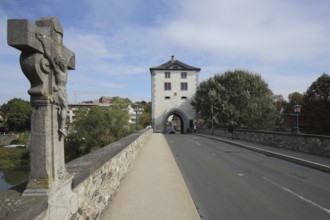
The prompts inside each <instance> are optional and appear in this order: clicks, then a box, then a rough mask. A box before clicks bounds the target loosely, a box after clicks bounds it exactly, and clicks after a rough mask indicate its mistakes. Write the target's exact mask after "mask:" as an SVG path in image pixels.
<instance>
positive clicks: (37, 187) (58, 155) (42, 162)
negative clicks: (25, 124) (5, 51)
mask: <svg viewBox="0 0 330 220" xmlns="http://www.w3.org/2000/svg"><path fill="white" fill-rule="evenodd" d="M62 39H63V29H62V27H61V25H60V23H59V21H58V20H57V19H56V18H42V19H39V20H37V21H36V23H35V24H32V23H31V22H29V21H28V20H23V19H10V20H8V36H7V40H8V44H9V45H10V46H12V47H15V48H17V49H18V50H20V51H21V52H22V53H21V56H20V64H21V68H22V71H23V73H24V74H25V76H26V77H27V78H28V80H29V81H30V83H31V88H30V89H29V90H28V93H29V94H30V97H31V106H32V116H31V137H30V142H29V146H30V147H31V154H30V157H31V158H30V159H31V164H30V176H29V182H28V185H27V188H26V190H25V191H24V194H23V195H47V194H49V193H51V192H53V191H55V190H56V189H57V188H59V187H60V186H62V185H63V184H67V183H68V182H69V181H70V180H71V177H70V175H69V174H68V173H67V172H66V169H65V161H64V137H65V136H66V130H65V120H66V113H67V94H66V83H67V73H68V70H69V69H74V68H75V54H74V53H73V52H72V51H70V50H69V49H68V48H66V47H65V46H64V45H63V42H62Z"/></svg>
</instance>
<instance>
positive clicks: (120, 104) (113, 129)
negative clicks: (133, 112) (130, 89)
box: [65, 100, 129, 161]
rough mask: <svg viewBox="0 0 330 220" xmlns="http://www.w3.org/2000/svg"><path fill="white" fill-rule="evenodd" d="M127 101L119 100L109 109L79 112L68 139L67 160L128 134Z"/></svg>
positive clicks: (96, 107)
mask: <svg viewBox="0 0 330 220" xmlns="http://www.w3.org/2000/svg"><path fill="white" fill-rule="evenodd" d="M126 104H127V100H117V102H116V103H115V104H113V105H111V106H109V107H102V106H94V107H92V108H91V109H90V111H88V113H87V114H86V112H77V116H76V120H75V121H74V122H73V123H72V124H70V133H69V135H68V137H67V139H66V143H65V150H66V160H67V161H68V160H71V159H73V158H76V157H79V156H81V155H84V154H87V153H89V152H91V151H94V150H97V149H99V148H101V147H104V146H105V145H108V144H110V143H112V142H114V141H117V140H119V139H121V138H123V137H125V136H126V135H127V134H128V120H129V113H128V108H127V106H128V105H126Z"/></svg>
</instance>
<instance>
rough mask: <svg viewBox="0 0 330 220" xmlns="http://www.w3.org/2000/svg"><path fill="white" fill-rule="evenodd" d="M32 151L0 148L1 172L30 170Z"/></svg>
mask: <svg viewBox="0 0 330 220" xmlns="http://www.w3.org/2000/svg"><path fill="white" fill-rule="evenodd" d="M29 154H30V150H29V149H26V148H4V147H1V148H0V170H17V171H27V170H29Z"/></svg>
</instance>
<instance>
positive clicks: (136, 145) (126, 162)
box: [0, 129, 153, 220]
mask: <svg viewBox="0 0 330 220" xmlns="http://www.w3.org/2000/svg"><path fill="white" fill-rule="evenodd" d="M152 132H153V131H152V129H147V130H144V131H141V132H138V133H134V134H131V135H130V136H128V137H126V138H123V139H121V140H119V141H117V142H115V143H112V144H109V145H107V146H105V147H103V148H101V149H99V150H97V151H95V152H92V153H90V154H87V155H84V156H82V157H79V158H77V159H75V160H73V161H71V162H69V163H67V164H66V169H67V171H68V172H69V173H70V174H72V175H73V181H72V183H70V182H69V183H68V184H67V186H63V187H62V188H61V189H60V190H59V191H57V192H54V193H53V195H49V198H48V199H47V197H45V196H21V192H23V191H24V189H25V186H26V183H25V184H20V185H18V186H15V187H14V188H13V189H11V190H7V191H5V192H1V193H0V219H7V220H12V219H37V220H41V219H54V220H55V219H71V220H75V219H99V218H100V215H101V213H102V211H103V210H104V208H105V207H106V206H107V205H108V204H110V203H111V201H112V199H113V197H114V196H115V194H116V192H117V191H118V188H119V186H120V183H121V180H122V179H123V178H124V177H125V175H126V174H127V173H128V171H129V170H130V169H131V167H132V166H133V164H134V161H135V159H136V157H137V156H138V153H139V152H140V150H141V148H142V147H143V145H144V144H145V142H146V141H147V139H148V138H149V137H150V135H151V134H152Z"/></svg>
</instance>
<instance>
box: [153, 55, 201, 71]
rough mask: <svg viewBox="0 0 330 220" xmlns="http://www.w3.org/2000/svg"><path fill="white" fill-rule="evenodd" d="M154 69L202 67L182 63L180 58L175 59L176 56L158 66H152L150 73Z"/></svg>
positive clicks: (194, 68) (195, 68) (193, 68)
mask: <svg viewBox="0 0 330 220" xmlns="http://www.w3.org/2000/svg"><path fill="white" fill-rule="evenodd" d="M153 70H196V71H200V70H201V68H197V67H193V66H189V65H187V64H185V63H182V62H181V61H179V60H175V59H174V56H172V57H171V60H169V61H168V62H166V63H163V64H162V65H159V66H156V67H151V68H150V73H151V72H152V71H153Z"/></svg>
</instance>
